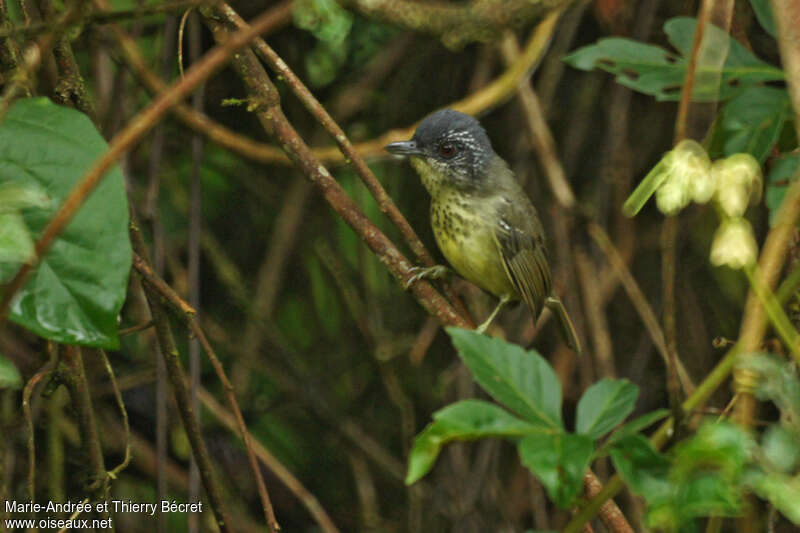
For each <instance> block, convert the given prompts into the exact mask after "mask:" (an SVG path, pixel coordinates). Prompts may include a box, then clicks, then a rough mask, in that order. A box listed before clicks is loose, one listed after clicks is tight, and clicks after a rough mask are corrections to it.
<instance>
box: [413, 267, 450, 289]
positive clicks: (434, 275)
mask: <svg viewBox="0 0 800 533" xmlns="http://www.w3.org/2000/svg"><path fill="white" fill-rule="evenodd" d="M409 272H412V273H413V275H412V276H411V277H410V278H408V281H406V285H405V289H406V290H408V289H409V288H410V287H411V286H412V285H413V284H415V283H416V282H418V281H419V280H421V279H440V278H443V277H445V276H447V275H448V274H450V269H449V268H447V267H446V266H444V265H435V266H432V267H412V268H410V269H409Z"/></svg>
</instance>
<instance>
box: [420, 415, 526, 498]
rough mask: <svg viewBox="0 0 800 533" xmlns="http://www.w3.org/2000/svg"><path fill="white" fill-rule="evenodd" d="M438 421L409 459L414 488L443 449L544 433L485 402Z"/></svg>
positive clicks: (426, 431)
mask: <svg viewBox="0 0 800 533" xmlns="http://www.w3.org/2000/svg"><path fill="white" fill-rule="evenodd" d="M433 419H434V421H433V422H431V423H430V424H428V427H426V428H425V429H424V430H423V431H422V433H420V434H419V435H417V438H416V439H414V445H413V446H412V447H411V453H410V455H409V458H408V474H407V476H406V483H407V484H409V485H410V484H412V483H414V482H415V481H417V480H418V479H420V478H421V477H422V476H424V475H425V474H427V473H428V471H429V470H430V469H431V468H432V467H433V463H434V462H436V458H437V457H438V456H439V452H440V451H441V449H442V446H444V445H445V444H447V443H448V442H451V441H455V440H475V439H481V438H486V437H510V438H518V437H521V436H523V435H527V434H530V433H531V432H534V431H540V428H538V427H537V426H534V425H533V424H530V423H528V422H525V421H523V420H520V419H519V418H517V417H515V416H514V415H512V414H510V413H509V412H508V411H506V410H504V409H503V408H501V407H498V406H497V405H494V404H491V403H488V402H484V401H481V400H464V401H461V402H458V403H454V404H452V405H448V406H447V407H445V408H444V409H441V410H439V411H437V412H436V413H434V415H433Z"/></svg>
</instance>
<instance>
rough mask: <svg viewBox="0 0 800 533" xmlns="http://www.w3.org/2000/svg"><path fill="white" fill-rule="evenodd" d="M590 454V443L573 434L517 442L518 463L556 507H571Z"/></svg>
mask: <svg viewBox="0 0 800 533" xmlns="http://www.w3.org/2000/svg"><path fill="white" fill-rule="evenodd" d="M593 453H594V443H593V442H592V439H590V438H589V437H587V436H585V435H577V434H574V433H565V432H559V433H534V434H531V435H528V436H527V437H525V438H524V439H522V440H521V441H520V442H519V455H520V457H521V458H522V463H523V464H524V465H525V466H527V467H528V468H529V469H530V470H531V472H533V473H534V474H535V475H536V477H537V478H538V479H539V481H541V482H542V485H544V487H545V489H547V494H548V495H549V496H550V499H552V500H553V501H554V502H555V503H556V504H557V505H558V506H560V507H568V506H569V505H571V504H573V503H574V501H575V498H576V497H577V496H578V494H579V493H580V491H581V487H582V486H583V474H584V473H585V472H586V469H587V468H588V467H589V463H590V461H591V459H592V454H593Z"/></svg>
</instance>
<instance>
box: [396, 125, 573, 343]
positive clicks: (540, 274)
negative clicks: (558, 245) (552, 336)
mask: <svg viewBox="0 0 800 533" xmlns="http://www.w3.org/2000/svg"><path fill="white" fill-rule="evenodd" d="M385 150H386V151H387V152H389V153H391V154H395V155H400V156H404V157H407V158H408V159H409V161H410V163H411V166H412V167H413V168H414V170H416V172H417V174H419V177H420V179H421V181H422V185H423V186H424V187H425V189H427V191H428V193H429V194H430V197H431V205H430V220H431V227H432V229H433V235H434V238H435V239H436V243H437V245H438V246H439V249H440V250H441V252H442V254H443V255H444V257H445V258H446V259H447V261H448V263H450V265H451V266H452V267H453V270H455V272H456V273H457V274H458V275H460V276H461V277H462V278H464V279H466V280H468V281H470V282H472V283H474V284H475V285H477V286H478V287H480V288H481V289H483V290H484V291H486V292H489V293H491V294H493V295H494V296H496V297H497V298H499V299H500V301H499V303H498V305H497V307H496V308H495V309H494V310H493V311H492V313H491V314H490V315H489V317H488V318H487V319H486V320H485V321H484V322H483V323H482V324H481V325H479V326H478V327H477V328H476V330H477V331H478V332H480V333H484V332H485V331H486V329H487V328H488V327H489V325H490V324H491V323H492V321H493V320H494V318H495V316H496V315H497V313H498V312H499V311H500V309H501V308H502V307H503V306H504V305H505V304H507V303H508V302H512V301H518V300H522V301H524V302H525V303H526V304H527V306H528V307H529V308H530V311H531V314H532V315H533V319H534V321H535V320H536V319H537V318H538V317H539V314H540V313H541V312H542V309H543V307H547V308H548V309H550V310H551V311H552V312H553V314H554V315H555V317H556V319H557V320H558V323H559V326H560V329H561V332H562V334H563V336H564V339H565V340H566V342H567V345H568V346H569V347H570V348H571V349H573V350H575V351H576V352H578V353H580V342H579V340H578V336H577V334H576V332H575V327H574V326H573V324H572V321H571V320H570V318H569V315H568V314H567V311H566V309H565V307H564V304H563V303H562V302H561V300H560V299H559V298H558V296H556V295H555V294H553V287H552V280H551V276H550V266H549V264H548V260H547V248H546V245H545V233H544V228H543V227H542V223H541V221H540V220H539V216H538V214H537V212H536V208H535V207H534V206H533V204H532V203H531V200H530V198H528V196H527V194H526V193H525V191H524V190H523V188H522V186H521V185H520V184H519V182H518V181H517V180H516V178H515V176H514V174H513V172H512V171H511V169H510V168H509V167H508V164H507V163H506V162H505V161H504V160H503V158H501V157H500V156H499V155H497V153H496V152H495V151H494V149H493V148H492V143H491V141H490V140H489V136H488V135H487V133H486V130H484V129H483V127H482V126H481V125H480V123H479V122H478V121H477V120H476V119H475V118H474V117H472V116H470V115H467V114H465V113H461V112H459V111H455V110H453V109H443V110H440V111H436V112H434V113H432V114H430V115H428V116H427V117H425V118H424V119H423V120H422V121H421V122H420V123H419V125H418V126H417V128H416V131H415V132H414V134H413V136H412V137H411V139H410V140H408V141H400V142H394V143H391V144H389V145H387V146H386V147H385ZM449 272H450V269H448V268H447V267H445V266H444V265H435V266H432V267H414V268H413V276H412V277H411V278H409V281H408V283H407V284H406V288H408V287H410V286H411V285H412V284H413V283H416V282H417V281H419V280H420V279H424V278H427V279H436V278H441V277H444V276H446V275H447V274H448V273H449Z"/></svg>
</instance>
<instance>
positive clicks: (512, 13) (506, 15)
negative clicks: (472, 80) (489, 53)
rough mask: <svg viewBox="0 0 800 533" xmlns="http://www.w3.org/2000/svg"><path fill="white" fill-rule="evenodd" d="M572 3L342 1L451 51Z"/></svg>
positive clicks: (547, 0) (560, 0) (542, 0)
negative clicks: (437, 41)
mask: <svg viewBox="0 0 800 533" xmlns="http://www.w3.org/2000/svg"><path fill="white" fill-rule="evenodd" d="M570 1H571V0H472V1H471V2H469V3H461V4H457V3H444V2H409V1H407V0H339V3H340V4H342V6H344V7H346V8H350V9H355V10H357V11H359V12H360V13H362V14H363V15H366V16H367V17H370V18H375V19H378V20H381V21H383V22H388V23H391V24H395V25H397V26H402V27H404V28H406V29H410V30H415V31H420V32H424V33H430V34H433V35H436V36H439V37H440V38H441V39H442V42H443V43H444V44H445V46H447V47H448V48H452V49H458V48H461V47H462V46H464V45H465V44H467V43H469V42H472V41H491V40H494V39H497V38H498V37H500V35H501V33H502V32H503V31H504V30H507V29H509V28H519V27H521V26H523V25H525V24H528V23H530V22H532V21H535V20H539V19H541V18H543V17H544V16H545V15H546V14H547V12H548V11H551V10H554V9H557V8H564V7H566V6H567V5H568V4H569V3H570Z"/></svg>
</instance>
